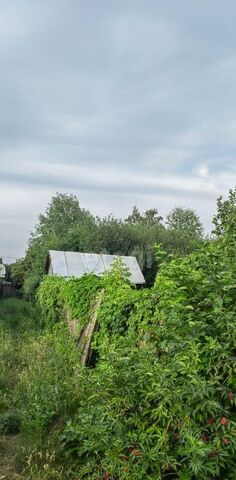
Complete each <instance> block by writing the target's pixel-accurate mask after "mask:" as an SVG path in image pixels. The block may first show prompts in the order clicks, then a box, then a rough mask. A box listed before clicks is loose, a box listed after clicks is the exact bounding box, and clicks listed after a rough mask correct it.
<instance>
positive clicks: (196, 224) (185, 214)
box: [167, 207, 203, 240]
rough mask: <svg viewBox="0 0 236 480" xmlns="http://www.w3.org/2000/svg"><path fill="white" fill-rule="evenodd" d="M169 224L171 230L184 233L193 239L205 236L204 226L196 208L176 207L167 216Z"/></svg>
mask: <svg viewBox="0 0 236 480" xmlns="http://www.w3.org/2000/svg"><path fill="white" fill-rule="evenodd" d="M167 226H168V228H169V229H170V230H174V231H175V232H178V233H184V234H185V235H188V236H189V237H190V238H193V239H199V240H200V239H202V238H203V226H202V223H201V221H200V218H199V216H198V215H197V214H196V212H195V211H194V210H191V209H189V208H183V207H176V208H174V209H173V210H172V211H171V212H170V213H169V215H168V216H167Z"/></svg>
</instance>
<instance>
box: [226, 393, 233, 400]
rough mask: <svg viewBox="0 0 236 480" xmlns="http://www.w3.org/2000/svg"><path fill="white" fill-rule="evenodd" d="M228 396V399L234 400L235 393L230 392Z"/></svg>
mask: <svg viewBox="0 0 236 480" xmlns="http://www.w3.org/2000/svg"><path fill="white" fill-rule="evenodd" d="M227 398H228V400H233V399H234V393H233V392H229V393H228V395H227Z"/></svg>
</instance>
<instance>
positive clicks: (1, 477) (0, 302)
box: [0, 298, 40, 480]
mask: <svg viewBox="0 0 236 480" xmlns="http://www.w3.org/2000/svg"><path fill="white" fill-rule="evenodd" d="M38 318H39V316H38V312H37V310H36V308H35V306H34V305H33V304H30V303H28V302H26V301H24V300H22V299H19V298H8V299H0V480H21V479H23V477H21V476H20V475H19V473H18V472H17V469H16V452H17V450H19V447H20V443H21V435H20V434H19V428H20V425H19V415H18V412H17V409H16V406H15V402H14V390H15V387H16V385H17V382H18V376H19V372H20V370H21V360H20V350H21V346H22V344H23V342H24V341H25V340H26V339H29V338H30V336H31V337H35V335H37V332H38V331H39V330H40V323H39V320H38Z"/></svg>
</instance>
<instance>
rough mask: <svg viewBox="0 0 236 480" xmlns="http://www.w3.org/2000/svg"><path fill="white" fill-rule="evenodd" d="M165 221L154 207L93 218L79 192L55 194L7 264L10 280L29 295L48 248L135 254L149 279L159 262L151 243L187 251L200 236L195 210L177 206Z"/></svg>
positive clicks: (33, 288)
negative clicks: (17, 256) (21, 253)
mask: <svg viewBox="0 0 236 480" xmlns="http://www.w3.org/2000/svg"><path fill="white" fill-rule="evenodd" d="M168 218H169V220H168V225H167V226H165V225H164V223H163V219H162V217H161V216H160V215H159V214H158V211H157V210H156V209H149V210H147V211H146V212H144V213H140V211H139V210H138V208H137V207H134V208H133V211H132V213H131V214H130V215H128V217H127V218H126V219H125V220H122V219H117V218H115V217H114V216H112V215H110V216H108V217H106V218H103V219H101V218H98V217H96V218H94V217H93V216H92V215H91V214H90V212H88V211H87V210H84V209H82V208H81V207H80V205H79V202H78V199H77V197H75V196H73V195H68V194H57V195H56V196H55V197H53V198H52V200H51V202H50V204H49V205H48V208H47V210H46V212H45V214H44V215H39V218H38V223H37V225H36V227H35V230H34V232H33V233H32V234H31V236H30V239H29V243H28V249H27V252H26V257H25V258H24V259H21V260H19V261H18V262H17V263H16V264H14V265H12V267H11V278H12V280H13V282H14V285H15V286H16V287H18V288H21V289H22V291H23V292H24V294H25V295H27V296H28V297H32V296H33V295H34V293H35V290H36V288H37V287H38V285H39V283H40V281H41V279H42V277H43V274H44V263H45V258H46V254H47V251H48V250H49V249H54V250H70V251H81V252H95V253H110V254H120V255H136V257H137V258H138V261H139V263H140V266H141V268H142V269H143V271H144V274H145V278H146V280H147V283H148V285H151V284H153V282H154V280H155V275H156V272H157V262H156V260H155V255H154V251H153V245H154V244H155V243H162V244H163V245H164V246H165V248H166V250H167V251H169V252H172V253H178V254H181V255H182V254H186V253H189V252H191V251H194V250H195V249H196V244H199V242H201V240H202V237H203V231H202V226H201V223H200V220H199V218H198V216H197V215H196V213H195V212H194V211H192V210H189V209H184V208H182V207H178V208H177V209H174V210H173V211H172V212H171V214H170V216H169V217H168Z"/></svg>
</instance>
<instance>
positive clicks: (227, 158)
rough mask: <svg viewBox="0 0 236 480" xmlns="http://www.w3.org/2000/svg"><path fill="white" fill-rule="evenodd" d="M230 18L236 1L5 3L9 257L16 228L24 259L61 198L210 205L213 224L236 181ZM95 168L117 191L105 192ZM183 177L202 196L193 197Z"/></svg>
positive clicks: (2, 166) (235, 46) (1, 155)
mask: <svg viewBox="0 0 236 480" xmlns="http://www.w3.org/2000/svg"><path fill="white" fill-rule="evenodd" d="M235 14H236V4H235V1H234V0H228V1H227V3H224V4H223V3H222V2H221V0H215V1H213V0H199V1H198V2H196V1H194V0H179V1H178V2H173V1H172V0H148V1H146V0H136V1H134V0H127V1H119V2H107V1H106V0H100V1H99V2H97V1H95V0H91V1H90V2H86V1H85V0H68V1H65V0H51V1H50V2H46V1H42V2H29V1H28V0H12V2H6V1H4V0H3V1H2V2H1V7H0V73H1V75H0V105H1V109H0V208H2V203H3V201H4V198H5V197H4V195H6V194H7V193H6V191H5V184H6V182H7V184H8V190H7V192H9V195H11V196H12V195H13V197H12V198H15V204H14V208H13V209H12V210H11V212H10V213H9V219H10V221H11V227H9V225H7V224H6V223H4V227H3V226H2V225H3V221H4V222H5V220H4V218H5V217H4V216H3V215H2V216H1V217H0V221H1V218H2V221H1V229H2V228H4V232H5V233H4V237H3V235H2V236H1V238H0V251H1V248H3V247H4V248H6V249H7V248H8V246H7V232H9V235H10V236H11V238H12V232H14V231H17V226H15V227H14V219H15V221H16V222H17V219H18V218H21V219H22V231H23V232H24V233H23V234H22V235H23V236H22V237H21V238H19V239H18V240H17V239H16V240H15V242H14V241H13V244H14V245H15V247H14V245H13V246H11V247H10V244H9V248H11V249H13V250H14V248H15V252H18V251H20V252H22V250H23V248H24V245H25V238H26V236H27V234H28V231H29V224H30V225H32V224H33V222H34V221H35V220H36V218H35V217H36V215H37V214H38V213H39V212H40V211H41V210H43V208H45V205H46V202H47V201H48V200H49V198H50V195H52V194H53V193H55V189H60V190H62V191H64V190H70V191H75V192H76V193H78V195H79V197H80V196H81V197H82V199H83V201H84V202H85V207H87V206H89V207H90V208H91V209H92V210H93V209H94V211H96V212H97V213H99V211H100V212H101V213H102V214H103V213H104V212H105V213H107V212H108V211H112V210H114V211H115V212H117V214H118V215H123V214H124V215H126V214H127V213H128V209H129V208H131V207H132V204H133V203H137V204H139V206H140V207H141V208H142V204H143V205H145V207H146V208H148V207H151V206H157V207H159V209H160V210H161V209H163V210H164V211H166V210H167V208H171V207H172V206H173V205H174V204H176V203H184V201H187V203H188V205H189V206H191V205H193V206H194V208H197V205H198V204H197V197H198V196H202V200H201V201H200V200H199V213H201V214H203V218H204V221H205V223H206V225H207V226H208V228H209V225H210V217H211V212H212V211H213V209H214V207H213V205H214V202H215V197H216V196H217V195H218V194H221V193H225V192H226V191H227V188H229V187H230V186H233V185H232V182H234V180H235V170H234V168H235V167H234V164H235V150H236V141H235V138H236V135H235V133H236V120H235V118H236V90H235V77H236V33H235ZM39 165H41V171H40V169H39ZM60 165H61V167H64V168H65V171H66V172H67V174H66V175H64V177H63V175H61V176H58V174H57V172H56V171H55V169H56V168H57V166H59V167H58V168H60ZM203 167H204V168H205V170H204V168H203ZM76 168H77V169H78V172H79V171H80V170H81V168H82V169H85V170H86V169H87V172H88V174H87V177H86V174H85V175H84V177H83V178H79V177H78V178H77V177H76V176H74V169H76ZM207 169H208V170H209V174H208V176H207V175H206V179H205V180H204V179H203V180H202V181H203V182H204V181H205V183H206V184H207V182H208V184H209V185H211V184H213V185H214V188H210V187H209V191H208V192H207V188H206V191H205V190H204V189H203V190H204V192H203V190H202V189H201V188H202V187H201V185H205V184H204V183H203V184H200V183H199V178H200V177H201V174H202V173H203V175H204V172H207ZM96 171H98V172H100V171H104V173H105V174H106V172H107V171H109V172H111V171H113V175H114V176H116V177H117V181H116V182H111V184H110V186H109V183H107V182H98V181H96V175H95V176H92V175H91V174H90V173H89V172H95V173H96ZM70 172H71V173H70ZM119 172H123V174H124V177H125V178H126V177H127V175H128V176H130V179H131V181H130V182H128V181H127V182H125V184H124V182H123V181H122V176H121V177H120V176H119ZM201 172H202V173H201ZM132 175H133V177H134V181H132ZM142 178H145V179H146V180H145V182H144V183H143V185H142V182H141V179H142ZM152 178H154V179H155V181H156V183H155V184H154V185H153V184H152V181H151V179H152ZM148 179H150V180H148ZM173 179H175V180H176V182H177V184H176V185H175V180H174V181H173ZM181 179H182V180H181ZM186 179H188V181H189V184H190V185H193V186H196V185H199V187H198V188H196V189H195V187H194V188H193V191H192V193H191V191H190V190H188V189H187V188H186ZM161 180H163V182H164V185H163V184H161ZM181 181H182V182H183V187H181ZM135 182H136V183H135ZM168 182H169V183H168ZM3 185H4V188H3ZM26 187H27V189H28V190H29V192H33V194H34V195H35V196H36V197H38V201H37V202H34V205H33V207H32V208H31V207H29V204H28V203H29V200H28V197H26V198H24V201H22V203H20V205H19V202H18V201H17V198H16V197H14V192H15V191H16V189H17V192H18V193H17V195H18V196H19V195H20V193H19V192H20V190H21V189H24V188H26ZM204 188H205V187H204ZM118 192H120V194H121V193H122V195H123V197H124V198H125V199H126V202H125V200H124V201H123V203H122V206H121V201H120V200H119V199H118V196H117V193H118ZM102 195H103V196H102ZM191 195H192V196H191ZM29 196H30V193H29ZM103 198H104V199H105V200H104V199H103ZM203 200H204V202H205V204H204V202H203ZM106 202H108V204H107V206H106ZM149 202H150V203H149ZM153 202H156V203H155V205H154V204H153ZM157 203H160V205H157ZM99 205H100V207H99ZM204 205H205V206H204ZM209 205H210V207H209ZM119 206H120V207H119ZM4 208H5V207H4ZM119 208H120V213H119ZM206 210H207V212H208V211H209V214H208V216H207V215H206ZM4 211H5V210H4ZM27 212H28V213H27ZM4 215H5V214H4ZM27 215H28V216H27ZM15 225H17V223H15ZM14 228H15V230H14Z"/></svg>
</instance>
